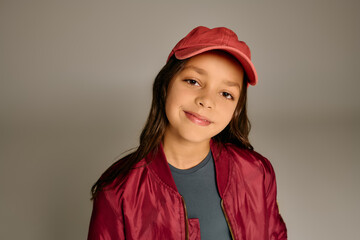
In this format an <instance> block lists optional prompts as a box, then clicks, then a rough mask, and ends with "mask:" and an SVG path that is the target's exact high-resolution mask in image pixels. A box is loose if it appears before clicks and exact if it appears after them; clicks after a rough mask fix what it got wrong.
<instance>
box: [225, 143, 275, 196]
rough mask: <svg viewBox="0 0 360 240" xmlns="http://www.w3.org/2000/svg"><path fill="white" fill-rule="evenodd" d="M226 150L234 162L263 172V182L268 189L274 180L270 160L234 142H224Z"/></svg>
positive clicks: (248, 168)
mask: <svg viewBox="0 0 360 240" xmlns="http://www.w3.org/2000/svg"><path fill="white" fill-rule="evenodd" d="M225 149H226V151H228V152H230V153H231V154H232V155H233V156H234V158H233V159H234V162H235V164H239V165H240V166H243V167H246V169H247V170H250V169H252V170H257V171H259V172H260V173H261V174H263V178H264V184H265V187H266V188H267V189H270V187H271V185H272V184H273V182H274V180H275V172H274V168H273V166H272V164H271V162H270V161H269V160H268V159H267V158H266V157H264V156H263V155H261V154H260V153H258V152H256V151H254V150H249V149H244V148H240V147H237V146H235V145H234V144H226V146H225Z"/></svg>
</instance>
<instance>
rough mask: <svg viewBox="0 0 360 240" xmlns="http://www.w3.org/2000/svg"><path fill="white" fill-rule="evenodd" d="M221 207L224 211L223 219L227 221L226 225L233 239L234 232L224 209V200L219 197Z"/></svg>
mask: <svg viewBox="0 0 360 240" xmlns="http://www.w3.org/2000/svg"><path fill="white" fill-rule="evenodd" d="M221 208H222V210H223V212H224V215H225V220H226V223H227V225H228V227H229V230H230V234H231V239H233V240H234V239H235V238H234V233H233V231H232V229H231V225H230V222H229V219H228V216H227V214H226V211H225V207H224V201H223V200H222V199H221Z"/></svg>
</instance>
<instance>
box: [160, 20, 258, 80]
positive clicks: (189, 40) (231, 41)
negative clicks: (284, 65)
mask: <svg viewBox="0 0 360 240" xmlns="http://www.w3.org/2000/svg"><path fill="white" fill-rule="evenodd" d="M210 50H223V51H226V52H228V53H230V54H231V55H232V56H234V57H235V58H236V59H237V60H238V61H239V62H240V63H241V65H242V66H243V68H244V70H245V73H246V75H247V76H248V81H249V84H251V85H255V84H256V83H257V81H258V78H257V73H256V70H255V67H254V65H253V64H252V62H251V53H250V48H249V47H248V46H247V45H246V43H245V42H243V41H239V39H238V37H237V36H236V34H235V33H234V32H233V31H231V30H230V29H228V28H225V27H218V28H212V29H210V28H207V27H203V26H199V27H196V28H194V29H193V30H192V31H191V32H190V33H189V34H188V35H186V37H184V38H183V39H181V40H180V42H178V43H177V44H176V46H175V47H174V48H173V50H172V51H171V53H170V55H169V57H168V59H167V61H169V59H170V57H171V56H172V55H174V54H175V57H176V58H177V59H179V60H183V59H186V58H190V57H193V56H195V55H198V54H200V53H203V52H206V51H210Z"/></svg>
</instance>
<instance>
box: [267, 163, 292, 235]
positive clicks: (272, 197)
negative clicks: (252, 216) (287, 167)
mask: <svg viewBox="0 0 360 240" xmlns="http://www.w3.org/2000/svg"><path fill="white" fill-rule="evenodd" d="M266 162H267V164H266V165H267V166H266V170H265V186H266V187H267V195H266V205H267V206H266V207H267V216H268V218H269V219H268V220H269V221H268V223H269V227H268V229H269V238H268V239H270V240H286V239H287V229H286V225H285V222H284V221H283V219H282V217H281V215H280V213H279V207H278V204H277V200H276V195H277V190H276V178H275V172H274V169H273V167H272V166H271V163H270V162H269V161H268V160H267V159H266Z"/></svg>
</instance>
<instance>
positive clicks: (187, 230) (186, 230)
mask: <svg viewBox="0 0 360 240" xmlns="http://www.w3.org/2000/svg"><path fill="white" fill-rule="evenodd" d="M181 200H182V202H183V204H184V212H185V240H189V219H188V214H187V210H186V204H185V200H184V198H183V196H181Z"/></svg>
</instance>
